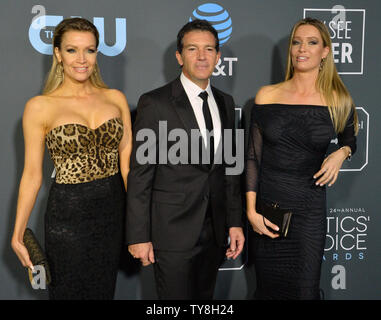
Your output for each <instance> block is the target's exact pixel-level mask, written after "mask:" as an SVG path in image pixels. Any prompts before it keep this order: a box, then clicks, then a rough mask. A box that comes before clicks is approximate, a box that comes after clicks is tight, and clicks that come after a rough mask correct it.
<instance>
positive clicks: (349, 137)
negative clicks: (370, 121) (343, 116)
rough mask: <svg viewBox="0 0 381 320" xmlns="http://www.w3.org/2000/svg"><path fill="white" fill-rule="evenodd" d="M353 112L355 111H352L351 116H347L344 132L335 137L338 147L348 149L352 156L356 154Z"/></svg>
mask: <svg viewBox="0 0 381 320" xmlns="http://www.w3.org/2000/svg"><path fill="white" fill-rule="evenodd" d="M354 112H356V111H355V110H352V112H351V114H350V115H349V117H348V120H347V123H346V125H345V129H344V131H343V132H340V133H339V134H338V135H337V138H338V141H339V145H340V147H342V146H348V147H350V148H351V151H352V155H353V154H354V153H355V152H356V136H355V128H354V124H353V119H354Z"/></svg>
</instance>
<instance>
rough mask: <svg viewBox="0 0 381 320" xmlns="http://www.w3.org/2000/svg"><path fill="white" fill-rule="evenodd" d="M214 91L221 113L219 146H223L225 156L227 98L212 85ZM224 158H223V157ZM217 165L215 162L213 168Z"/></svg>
mask: <svg viewBox="0 0 381 320" xmlns="http://www.w3.org/2000/svg"><path fill="white" fill-rule="evenodd" d="M212 92H213V96H214V100H215V101H216V104H217V107H218V111H219V114H220V121H221V140H220V144H219V146H218V147H219V148H221V156H222V157H223V150H224V149H223V145H224V128H226V121H227V115H226V106H225V100H224V98H223V96H221V95H220V94H219V93H218V91H217V90H216V89H215V88H214V87H212ZM221 160H222V159H221ZM214 167H215V164H213V166H212V169H213V168H214Z"/></svg>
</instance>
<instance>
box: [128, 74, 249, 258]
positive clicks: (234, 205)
mask: <svg viewBox="0 0 381 320" xmlns="http://www.w3.org/2000/svg"><path fill="white" fill-rule="evenodd" d="M212 91H213V95H214V98H215V100H216V103H217V105H218V109H219V114H220V119H221V129H222V132H223V129H233V128H234V123H235V121H234V115H235V112H234V106H235V105H234V101H233V98H232V97H231V96H230V95H227V94H225V93H223V92H221V91H219V90H217V89H215V88H213V87H212ZM159 121H166V123H167V131H168V132H170V131H171V130H172V129H176V128H181V129H183V130H185V132H186V134H187V135H188V137H190V134H191V129H198V124H197V120H196V117H195V115H194V112H193V109H192V106H191V104H190V102H189V99H188V96H187V95H186V93H185V90H184V88H183V86H182V84H181V81H180V79H179V78H177V79H176V80H174V81H172V82H170V83H169V84H167V85H165V86H163V87H161V88H159V89H156V90H153V91H151V92H148V93H145V94H143V95H142V96H141V97H140V99H139V102H138V106H137V117H136V120H135V123H134V138H133V150H132V154H131V161H130V171H129V174H128V186H127V219H126V242H127V244H135V243H141V242H149V241H152V243H153V247H154V249H161V250H171V251H181V250H188V249H191V248H193V247H194V245H195V244H196V242H197V240H198V237H199V235H200V232H201V229H202V226H203V221H204V218H205V213H206V210H207V206H208V202H209V201H211V208H212V221H213V227H214V231H215V236H216V241H217V244H218V245H221V246H223V245H225V244H226V240H227V233H226V231H227V228H229V227H241V226H242V203H241V201H242V200H241V193H240V180H239V176H227V175H225V168H226V167H227V164H226V163H224V161H223V160H222V164H215V165H213V166H212V167H210V166H208V165H203V164H190V163H191V160H190V156H191V155H190V153H189V161H188V163H189V164H171V163H170V161H168V162H167V164H159V163H158V160H159V155H157V158H156V164H143V165H142V164H139V163H138V161H137V159H136V155H137V150H138V149H139V146H142V144H143V143H144V142H143V141H137V133H138V132H139V130H140V129H144V128H150V129H152V130H153V131H154V132H155V134H156V137H158V136H159ZM234 140H235V139H234ZM174 144H175V142H168V145H167V150H169V149H170V148H171V146H173V145H174ZM189 145H190V143H189ZM158 150H159V147H158V141H157V140H156V151H157V152H158ZM189 150H190V148H189Z"/></svg>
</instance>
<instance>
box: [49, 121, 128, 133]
mask: <svg viewBox="0 0 381 320" xmlns="http://www.w3.org/2000/svg"><path fill="white" fill-rule="evenodd" d="M113 120H120V121H122V119H121V118H120V117H113V118H111V119H108V120H106V121H104V122H103V123H101V124H100V125H99V126H98V127H96V128H94V129H93V128H90V127H88V126H87V125H85V124H82V123H65V124H61V125H59V126H57V127H54V128H52V129H50V130H49V131H48V132H47V133H46V135H48V134H50V133H51V132H53V131H56V130H58V129H59V128H63V127H67V126H80V127H85V128H86V129H88V130H91V131H96V130H98V129H99V128H101V127H102V126H103V125H105V124H106V123H108V122H110V121H113Z"/></svg>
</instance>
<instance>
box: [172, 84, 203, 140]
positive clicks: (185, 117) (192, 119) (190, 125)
mask: <svg viewBox="0 0 381 320" xmlns="http://www.w3.org/2000/svg"><path fill="white" fill-rule="evenodd" d="M172 99H173V103H174V105H175V110H176V112H177V114H178V116H179V118H180V120H181V121H182V123H183V125H184V128H185V130H186V131H187V133H188V134H189V136H190V133H191V129H199V127H198V124H197V119H196V116H195V114H194V112H193V108H192V105H191V103H190V101H189V99H188V96H187V94H186V92H185V90H184V88H183V85H182V84H181V81H180V78H177V79H176V80H175V81H174V82H173V84H172Z"/></svg>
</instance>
